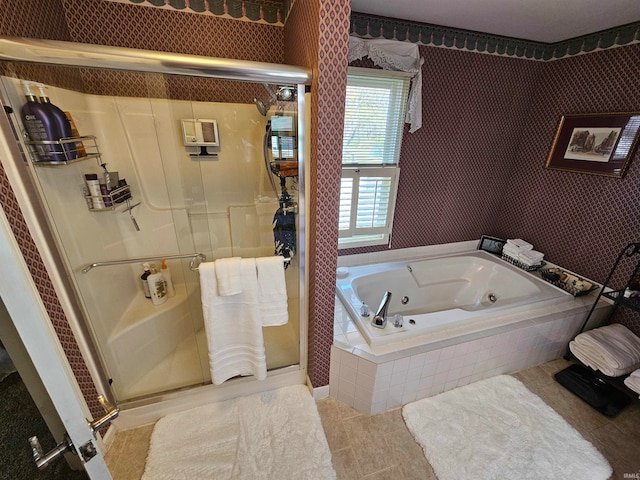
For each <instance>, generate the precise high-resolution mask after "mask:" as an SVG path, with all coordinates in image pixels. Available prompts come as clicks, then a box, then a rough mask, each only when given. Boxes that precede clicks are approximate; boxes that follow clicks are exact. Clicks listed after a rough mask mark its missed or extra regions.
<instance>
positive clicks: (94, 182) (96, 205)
mask: <svg viewBox="0 0 640 480" xmlns="http://www.w3.org/2000/svg"><path fill="white" fill-rule="evenodd" d="M84 180H85V182H87V188H88V189H89V194H90V195H91V204H92V205H93V209H94V210H103V209H104V208H106V206H105V204H104V200H103V199H102V191H101V190H100V181H99V180H98V175H97V174H95V173H87V174H85V176H84Z"/></svg>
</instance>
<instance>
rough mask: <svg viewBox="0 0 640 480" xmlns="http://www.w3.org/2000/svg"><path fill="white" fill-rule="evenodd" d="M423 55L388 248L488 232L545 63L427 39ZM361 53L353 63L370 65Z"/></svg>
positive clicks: (367, 249)
mask: <svg viewBox="0 0 640 480" xmlns="http://www.w3.org/2000/svg"><path fill="white" fill-rule="evenodd" d="M420 55H421V56H422V57H423V58H424V66H423V77H422V78H423V89H422V92H423V98H422V118H423V120H422V125H423V126H422V128H421V129H419V130H417V131H416V132H415V133H409V132H408V128H407V127H405V131H404V134H403V140H402V149H401V154H400V169H401V170H400V171H401V173H400V183H399V186H398V198H397V203H396V211H395V215H394V223H393V238H392V247H393V248H408V247H416V246H421V245H434V244H440V243H449V242H457V241H462V240H471V239H474V238H480V236H481V235H482V234H485V233H491V230H492V226H493V224H494V223H495V220H496V214H497V211H498V209H499V207H500V204H501V201H502V196H503V194H504V191H505V189H506V187H507V185H508V184H509V181H510V177H509V167H510V165H511V163H512V162H513V161H514V155H515V152H516V149H517V145H518V142H519V140H520V134H521V130H522V126H523V124H524V122H525V118H526V112H527V110H528V108H529V103H530V98H531V93H532V91H533V88H534V81H535V79H536V78H537V76H538V72H539V70H540V67H541V65H542V64H541V63H539V62H534V61H530V60H523V59H518V58H509V57H498V56H493V55H481V54H477V53H473V52H466V51H459V50H449V49H443V48H433V47H424V46H423V47H420ZM365 60H366V61H359V62H358V63H355V62H354V64H353V65H354V66H365V67H372V66H373V64H372V63H371V62H370V61H369V60H368V59H365ZM386 248H387V247H386V246H379V247H371V248H357V249H348V250H341V251H340V254H341V255H344V254H349V253H356V252H358V253H361V252H368V251H381V250H385V249H386Z"/></svg>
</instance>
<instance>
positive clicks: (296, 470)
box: [142, 385, 336, 480]
mask: <svg viewBox="0 0 640 480" xmlns="http://www.w3.org/2000/svg"><path fill="white" fill-rule="evenodd" d="M335 478H336V473H335V471H334V470H333V467H332V466H331V453H330V451H329V446H328V444H327V439H326V437H325V435H324V430H323V429H322V424H321V423H320V416H319V415H318V410H317V408H316V404H315V402H314V400H313V398H312V397H311V394H310V393H309V390H308V389H307V388H306V387H304V386H302V385H295V386H291V387H285V388H281V389H278V390H273V391H269V392H265V393H261V394H256V395H251V396H247V397H239V398H235V399H233V400H228V401H226V402H220V403H214V404H210V405H205V406H202V407H197V408H194V409H191V410H187V411H185V412H180V413H175V414H171V415H167V416H166V417H164V418H162V419H161V420H159V421H158V423H157V424H156V426H155V428H154V430H153V433H152V435H151V445H150V448H149V454H148V456H147V464H146V467H145V472H144V475H143V477H142V479H143V480H165V479H166V480H181V479H184V480H198V479H207V480H210V479H215V480H224V479H247V480H249V479H251V480H254V479H255V480H257V479H264V480H272V479H278V480H284V479H292V480H294V479H295V480H298V479H309V480H323V479H335Z"/></svg>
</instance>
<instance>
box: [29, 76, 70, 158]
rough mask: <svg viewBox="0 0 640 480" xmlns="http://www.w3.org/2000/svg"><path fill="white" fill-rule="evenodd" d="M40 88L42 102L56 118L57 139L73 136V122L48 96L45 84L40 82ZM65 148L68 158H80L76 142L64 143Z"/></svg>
mask: <svg viewBox="0 0 640 480" xmlns="http://www.w3.org/2000/svg"><path fill="white" fill-rule="evenodd" d="M38 89H39V90H40V104H41V105H43V106H44V107H45V108H47V109H49V112H50V115H51V117H52V118H53V119H54V122H55V125H56V129H57V131H58V138H56V140H60V139H61V138H71V137H72V136H73V132H72V130H71V123H70V122H69V119H68V118H67V116H66V115H65V114H64V112H63V111H62V110H60V109H59V108H58V107H56V106H55V105H54V104H53V103H51V100H49V97H47V94H46V93H45V91H44V85H43V84H41V83H39V84H38ZM63 148H64V152H65V154H66V159H67V160H73V159H75V158H78V150H77V148H76V144H75V142H74V143H65V144H63Z"/></svg>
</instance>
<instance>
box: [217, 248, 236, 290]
mask: <svg viewBox="0 0 640 480" xmlns="http://www.w3.org/2000/svg"><path fill="white" fill-rule="evenodd" d="M215 270H216V280H217V281H218V295H220V296H221V297H227V296H229V295H237V294H239V293H242V278H241V275H240V257H231V258H219V259H218V260H216V269H215Z"/></svg>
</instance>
